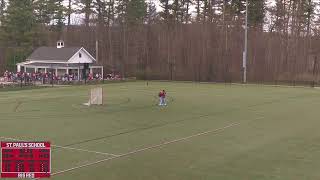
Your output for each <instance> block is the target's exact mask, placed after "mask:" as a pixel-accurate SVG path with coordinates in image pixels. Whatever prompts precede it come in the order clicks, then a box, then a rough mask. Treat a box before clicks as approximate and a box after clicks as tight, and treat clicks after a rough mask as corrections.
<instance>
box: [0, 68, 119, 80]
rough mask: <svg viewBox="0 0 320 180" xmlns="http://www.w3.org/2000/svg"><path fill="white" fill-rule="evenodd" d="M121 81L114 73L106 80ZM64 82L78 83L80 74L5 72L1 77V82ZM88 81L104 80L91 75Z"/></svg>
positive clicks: (98, 74)
mask: <svg viewBox="0 0 320 180" xmlns="http://www.w3.org/2000/svg"><path fill="white" fill-rule="evenodd" d="M118 79H120V76H119V75H115V74H114V73H112V74H108V75H107V76H106V80H118ZM52 80H53V81H62V82H70V81H78V80H79V78H78V74H77V73H71V74H64V75H56V74H55V73H52V72H47V73H42V72H35V73H28V72H11V71H5V72H4V74H3V76H2V77H0V82H19V81H24V82H36V81H39V82H42V83H46V82H51V81H52ZM87 80H88V81H94V80H103V76H102V74H100V73H90V74H88V76H87Z"/></svg>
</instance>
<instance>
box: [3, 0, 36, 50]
mask: <svg viewBox="0 0 320 180" xmlns="http://www.w3.org/2000/svg"><path fill="white" fill-rule="evenodd" d="M35 27H36V24H35V17H34V15H33V6H32V0H10V1H9V2H8V7H7V9H6V11H5V15H4V16H3V18H2V26H1V35H0V37H1V40H3V42H6V43H7V45H8V46H14V47H30V46H32V41H33V35H34V30H35Z"/></svg>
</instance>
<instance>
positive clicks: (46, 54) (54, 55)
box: [27, 47, 81, 61]
mask: <svg viewBox="0 0 320 180" xmlns="http://www.w3.org/2000/svg"><path fill="white" fill-rule="evenodd" d="M80 49H81V47H64V48H56V47H39V48H38V49H36V50H35V51H33V53H32V54H31V55H30V56H29V57H28V58H27V60H43V61H68V60H69V59H70V58H71V57H72V56H73V55H74V54H75V53H76V52H78V51H79V50H80Z"/></svg>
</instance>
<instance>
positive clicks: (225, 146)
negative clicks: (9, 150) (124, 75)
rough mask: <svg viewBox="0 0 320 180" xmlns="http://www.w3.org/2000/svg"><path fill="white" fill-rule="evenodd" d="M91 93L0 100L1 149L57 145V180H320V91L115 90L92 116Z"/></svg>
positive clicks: (108, 90)
mask: <svg viewBox="0 0 320 180" xmlns="http://www.w3.org/2000/svg"><path fill="white" fill-rule="evenodd" d="M91 87H92V86H74V87H60V88H58V87H57V88H44V89H35V90H23V91H8V92H0V136H1V139H0V140H3V141H5V140H10V138H13V139H21V140H30V141H34V140H45V141H51V143H52V144H53V145H54V147H53V150H52V173H53V176H52V179H54V180H104V179H108V180H142V179H143V180H144V179H145V180H200V179H201V180H262V179H264V180H316V179H320V171H319V167H320V131H319V127H320V90H319V89H311V88H289V87H270V86H258V85H247V86H243V85H224V84H198V83H177V82H149V86H146V83H145V82H128V83H114V84H106V85H104V96H105V102H106V104H105V105H104V106H100V107H85V106H83V105H81V104H82V103H85V102H87V101H88V92H89V89H90V88H91ZM161 89H166V91H167V93H168V101H169V102H168V106H167V107H158V106H157V103H158V98H157V94H158V92H159V91H160V90H161Z"/></svg>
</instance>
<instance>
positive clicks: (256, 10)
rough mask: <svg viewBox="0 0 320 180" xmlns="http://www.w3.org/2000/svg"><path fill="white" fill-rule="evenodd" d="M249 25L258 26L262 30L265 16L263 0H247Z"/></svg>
mask: <svg viewBox="0 0 320 180" xmlns="http://www.w3.org/2000/svg"><path fill="white" fill-rule="evenodd" d="M248 9H249V16H248V21H249V26H253V27H258V28H260V29H261V30H262V28H263V23H264V17H265V10H266V7H265V0H250V1H249V6H248Z"/></svg>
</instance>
